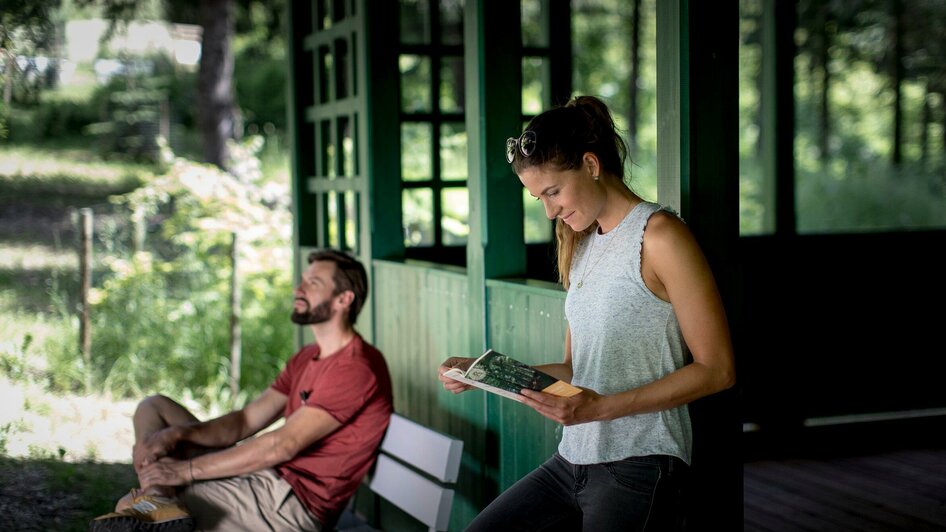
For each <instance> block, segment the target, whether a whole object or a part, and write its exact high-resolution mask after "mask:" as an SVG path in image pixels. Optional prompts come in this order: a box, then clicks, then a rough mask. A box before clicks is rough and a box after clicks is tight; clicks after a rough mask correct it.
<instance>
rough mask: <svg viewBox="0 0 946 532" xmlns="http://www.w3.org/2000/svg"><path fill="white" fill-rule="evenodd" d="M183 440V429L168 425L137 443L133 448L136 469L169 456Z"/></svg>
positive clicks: (138, 469)
mask: <svg viewBox="0 0 946 532" xmlns="http://www.w3.org/2000/svg"><path fill="white" fill-rule="evenodd" d="M180 441H181V431H180V430H179V428H178V427H167V428H164V429H161V430H159V431H158V432H155V433H154V434H152V435H150V436H148V437H147V438H145V440H144V441H143V442H141V443H136V444H135V446H134V449H133V450H132V464H134V466H135V471H138V472H139V473H140V472H141V468H142V467H144V466H146V465H148V464H150V463H153V462H155V461H157V460H158V459H159V458H163V457H165V456H167V455H168V454H169V453H170V452H171V451H173V450H174V448H175V447H177V444H178V443H180Z"/></svg>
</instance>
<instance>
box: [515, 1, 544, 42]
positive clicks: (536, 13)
mask: <svg viewBox="0 0 946 532" xmlns="http://www.w3.org/2000/svg"><path fill="white" fill-rule="evenodd" d="M521 5H522V45H523V46H536V47H546V46H548V45H549V37H548V30H547V28H548V17H547V13H548V12H547V11H546V10H545V9H544V7H545V1H543V0H522V2H521Z"/></svg>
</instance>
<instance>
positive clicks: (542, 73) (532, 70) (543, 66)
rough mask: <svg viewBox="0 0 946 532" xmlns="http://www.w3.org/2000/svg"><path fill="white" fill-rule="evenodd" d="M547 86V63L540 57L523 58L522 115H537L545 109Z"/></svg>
mask: <svg viewBox="0 0 946 532" xmlns="http://www.w3.org/2000/svg"><path fill="white" fill-rule="evenodd" d="M548 86H549V72H548V66H547V61H546V60H545V59H543V58H541V57H523V58H522V114H524V115H537V114H539V113H541V112H542V110H543V109H545V108H546V107H547V102H548V100H549V98H548V97H547V94H548Z"/></svg>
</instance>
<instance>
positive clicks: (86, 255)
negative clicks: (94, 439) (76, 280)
mask: <svg viewBox="0 0 946 532" xmlns="http://www.w3.org/2000/svg"><path fill="white" fill-rule="evenodd" d="M92 220H93V218H92V209H88V208H85V209H79V227H80V231H79V277H80V283H81V288H80V298H81V314H80V316H79V351H80V352H81V353H82V360H83V361H84V362H85V371H84V372H83V373H84V374H85V391H86V393H88V392H90V391H91V390H92V330H91V327H90V322H89V318H90V311H91V309H90V308H89V290H90V289H91V288H92Z"/></svg>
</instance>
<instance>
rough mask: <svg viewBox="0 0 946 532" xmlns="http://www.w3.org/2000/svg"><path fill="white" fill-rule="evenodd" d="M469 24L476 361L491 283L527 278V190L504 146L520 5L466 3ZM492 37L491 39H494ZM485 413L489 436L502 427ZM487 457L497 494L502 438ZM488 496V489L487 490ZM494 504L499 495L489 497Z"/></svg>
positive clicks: (512, 111)
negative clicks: (524, 197)
mask: <svg viewBox="0 0 946 532" xmlns="http://www.w3.org/2000/svg"><path fill="white" fill-rule="evenodd" d="M465 9H466V11H465V17H464V41H465V49H464V51H465V57H464V60H465V68H466V94H467V98H466V105H467V113H466V117H467V118H466V128H467V135H468V153H469V174H468V175H469V177H468V180H467V184H468V186H469V194H470V236H469V240H468V242H467V276H468V283H469V302H470V304H469V306H468V309H469V322H470V331H471V337H470V350H469V352H470V353H471V354H475V353H481V352H482V351H484V350H485V349H486V347H487V346H488V345H489V342H490V339H489V334H488V327H487V324H488V323H489V317H488V315H487V311H488V308H487V306H486V279H487V278H496V277H503V276H517V275H522V274H524V273H525V265H526V264H525V242H524V239H523V221H522V217H523V213H522V195H521V194H522V192H521V188H522V184H521V183H520V182H519V180H518V179H517V178H516V176H515V174H513V172H512V170H511V169H510V166H509V163H507V162H506V158H505V151H504V146H505V140H506V138H508V137H510V136H513V135H515V134H516V133H517V132H518V131H519V130H520V129H521V125H520V123H519V121H520V113H521V108H522V103H521V93H520V89H519V87H520V85H521V83H519V82H518V80H520V79H521V76H522V74H521V52H520V49H521V40H520V31H521V29H520V18H519V17H520V15H519V9H518V5H509V4H500V3H499V2H489V1H486V0H482V1H481V0H471V1H468V2H467V3H466V6H465ZM487 35H489V38H488V39H487V37H486V36H487ZM493 399H495V398H493V397H487V400H486V402H484V405H487V406H486V408H487V410H486V411H484V412H483V416H484V418H485V419H486V427H487V430H488V431H492V432H494V433H495V432H497V431H498V429H499V425H498V423H499V419H498V417H497V416H490V415H489V413H488V412H489V411H490V407H489V406H488V405H489V403H490V402H491V401H492V400H493ZM490 441H492V443H491V444H488V445H487V448H486V449H485V453H486V456H485V457H484V460H485V463H486V464H487V467H488V468H489V470H488V471H486V472H485V477H486V482H485V483H484V486H492V487H493V489H495V486H497V479H498V476H499V470H498V467H499V457H498V448H497V446H496V439H495V438H491V439H490V438H488V439H487V442H490ZM487 489H489V488H487ZM483 495H484V497H485V499H486V500H489V498H491V497H492V496H495V495H496V493H484V494H483Z"/></svg>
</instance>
